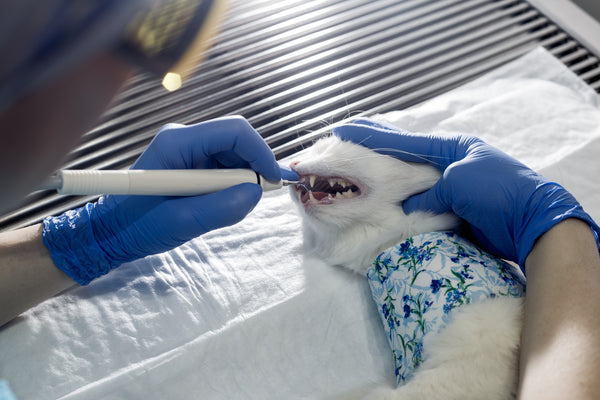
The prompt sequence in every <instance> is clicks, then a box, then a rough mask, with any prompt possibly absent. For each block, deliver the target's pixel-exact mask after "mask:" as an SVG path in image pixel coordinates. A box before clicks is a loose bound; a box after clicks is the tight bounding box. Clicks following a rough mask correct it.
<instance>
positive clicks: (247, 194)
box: [43, 117, 281, 284]
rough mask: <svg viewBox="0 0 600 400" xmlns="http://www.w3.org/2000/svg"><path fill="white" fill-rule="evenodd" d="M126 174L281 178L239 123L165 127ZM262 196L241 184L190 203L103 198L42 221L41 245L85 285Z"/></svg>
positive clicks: (230, 216) (225, 219)
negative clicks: (197, 171) (236, 172)
mask: <svg viewBox="0 0 600 400" xmlns="http://www.w3.org/2000/svg"><path fill="white" fill-rule="evenodd" d="M132 168H134V169H169V168H172V169H186V168H252V169H254V170H255V171H256V172H258V173H259V174H261V175H263V176H264V177H265V178H267V179H269V180H273V181H279V180H280V179H281V169H280V167H279V165H278V164H277V162H276V161H275V157H274V155H273V153H272V152H271V150H270V149H269V147H268V146H267V144H266V143H265V142H264V140H263V139H262V138H261V137H260V135H259V134H258V133H257V132H256V131H255V130H254V129H253V128H252V127H251V126H250V124H249V123H248V122H247V121H246V120H245V119H243V118H241V117H228V118H223V119H217V120H211V121H207V122H203V123H199V124H196V125H191V126H184V125H177V124H169V125H166V126H165V127H163V128H162V129H161V130H160V131H159V132H158V134H157V135H156V137H155V138H154V140H153V141H152V143H151V144H150V145H149V146H148V148H147V149H146V151H144V153H143V154H142V155H141V156H140V157H139V158H138V160H137V161H136V162H135V163H134V164H133V166H132ZM261 195H262V189H261V187H260V186H259V185H256V184H250V183H247V184H242V185H237V186H234V187H231V188H228V189H226V190H223V191H220V192H217V193H211V194H207V195H203V196H195V197H164V196H111V195H109V196H104V197H101V198H100V199H99V200H98V201H97V202H95V203H89V204H87V205H86V206H84V207H82V208H80V209H77V210H71V211H68V212H66V213H64V214H62V215H60V216H58V217H49V218H46V219H45V220H44V230H43V240H44V243H45V245H46V247H47V248H48V249H49V250H50V254H51V256H52V258H53V260H54V262H55V264H56V265H57V266H58V267H59V268H60V269H62V270H63V271H65V272H66V273H67V275H69V276H70V277H71V278H72V279H73V280H75V281H76V282H78V283H80V284H87V283H89V282H90V281H91V280H92V279H94V278H96V277H98V276H101V275H103V274H105V273H107V272H108V271H110V270H111V269H113V268H115V267H117V266H119V265H120V264H122V263H125V262H128V261H132V260H135V259H137V258H142V257H145V256H147V255H150V254H157V253H161V252H164V251H166V250H170V249H172V248H174V247H177V246H179V245H181V244H183V243H185V242H186V241H188V240H190V239H192V238H194V237H197V236H199V235H201V234H203V233H206V232H208V231H211V230H214V229H218V228H221V227H224V226H228V225H232V224H235V223H237V222H239V221H240V220H241V219H243V218H244V217H245V216H246V215H247V214H248V213H249V212H250V211H251V210H252V209H253V208H254V207H255V206H256V204H257V203H258V201H259V200H260V198H261Z"/></svg>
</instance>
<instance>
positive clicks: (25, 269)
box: [0, 225, 75, 326]
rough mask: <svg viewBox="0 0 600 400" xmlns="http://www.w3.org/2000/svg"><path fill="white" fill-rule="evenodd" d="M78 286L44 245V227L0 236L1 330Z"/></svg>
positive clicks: (34, 227)
mask: <svg viewBox="0 0 600 400" xmlns="http://www.w3.org/2000/svg"><path fill="white" fill-rule="evenodd" d="M73 285H75V282H74V281H73V280H71V279H70V278H69V277H68V276H67V275H66V274H65V273H64V272H62V271H61V270H60V269H58V268H57V267H56V266H55V265H54V262H53V261H52V258H51V257H50V253H49V252H48V250H47V249H46V247H45V246H44V243H43V242H42V226H41V225H35V226H30V227H27V228H23V229H19V230H15V231H8V232H3V233H0V304H1V306H0V326H2V325H4V324H5V323H7V322H8V321H10V320H12V319H13V318H14V317H16V316H17V315H19V314H21V313H22V312H23V311H25V310H27V309H29V308H31V307H33V306H35V305H36V304H38V303H40V302H42V301H44V300H46V299H48V298H50V297H52V296H54V295H56V294H58V293H60V292H61V291H63V290H65V289H68V288H69V287H71V286H73Z"/></svg>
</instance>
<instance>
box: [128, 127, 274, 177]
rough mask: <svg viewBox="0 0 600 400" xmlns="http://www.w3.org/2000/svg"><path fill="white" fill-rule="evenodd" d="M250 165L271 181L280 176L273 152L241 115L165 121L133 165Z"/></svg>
mask: <svg viewBox="0 0 600 400" xmlns="http://www.w3.org/2000/svg"><path fill="white" fill-rule="evenodd" d="M223 166H224V167H230V168H248V167H249V168H252V169H254V170H255V171H256V172H258V173H259V174H261V175H262V176H264V177H265V178H267V179H269V180H272V181H279V180H280V179H281V170H280V168H279V166H278V164H277V162H276V161H275V156H274V155H273V152H272V151H271V149H270V148H269V146H268V145H267V144H266V142H265V141H264V140H263V138H262V137H261V136H260V135H259V134H258V132H256V130H255V129H254V128H252V126H251V125H250V124H249V123H248V121H246V120H245V119H244V118H243V117H240V116H234V117H225V118H218V119H214V120H210V121H206V122H201V123H198V124H195V125H189V126H186V125H179V124H168V125H165V126H164V127H163V128H161V130H160V131H159V132H158V134H157V135H156V136H155V138H154V139H153V141H152V143H150V145H149V146H148V149H147V150H146V151H145V152H144V154H142V155H141V156H140V158H139V159H138V160H137V161H136V162H135V163H134V165H133V167H132V168H134V169H162V168H170V169H190V168H217V167H223Z"/></svg>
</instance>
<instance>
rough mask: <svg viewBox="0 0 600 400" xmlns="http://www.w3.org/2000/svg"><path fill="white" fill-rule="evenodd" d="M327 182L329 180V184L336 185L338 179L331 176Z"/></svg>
mask: <svg viewBox="0 0 600 400" xmlns="http://www.w3.org/2000/svg"><path fill="white" fill-rule="evenodd" d="M327 182H329V186H331V187H334V186H335V184H336V182H337V181H336V180H335V179H333V178H329V179H327Z"/></svg>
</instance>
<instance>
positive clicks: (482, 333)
mask: <svg viewBox="0 0 600 400" xmlns="http://www.w3.org/2000/svg"><path fill="white" fill-rule="evenodd" d="M292 166H293V169H294V170H295V171H296V172H298V173H299V174H300V175H301V176H308V175H311V174H314V175H319V176H328V177H336V178H341V179H347V180H348V181H352V182H354V183H356V185H357V186H358V187H359V188H360V189H361V195H360V196H357V197H355V198H350V199H342V200H340V201H335V200H334V201H331V202H330V204H317V203H315V202H313V203H310V204H302V203H301V201H300V195H299V193H298V192H297V191H296V190H294V189H292V191H291V192H292V193H291V194H292V198H294V200H295V201H296V203H297V204H298V206H299V207H300V209H301V210H302V211H303V213H304V218H303V228H304V240H305V246H306V247H307V250H309V251H311V252H313V253H314V254H315V255H316V256H318V257H320V258H322V259H323V260H325V261H326V262H328V263H329V264H332V265H342V266H344V267H346V268H350V269H352V270H353V271H356V272H358V273H360V274H365V273H366V270H367V268H368V267H369V266H370V265H371V263H372V261H373V260H374V259H375V257H376V256H377V255H378V254H379V253H380V252H381V251H382V250H384V249H386V248H389V247H391V246H393V245H395V244H397V243H398V242H400V241H402V240H404V239H406V238H408V237H410V236H414V235H416V234H420V233H426V232H432V231H440V230H447V229H451V228H454V227H455V226H456V224H457V222H458V220H457V218H456V217H455V216H453V215H448V214H446V215H432V214H428V213H424V212H417V213H411V214H409V215H407V214H405V213H404V212H403V210H402V207H401V202H402V201H403V200H404V199H406V198H407V197H409V196H410V195H412V194H415V193H419V192H422V191H423V190H425V189H428V188H430V187H431V186H433V184H434V183H435V182H436V181H437V180H438V179H439V177H440V173H439V171H438V170H436V169H435V168H433V167H431V166H429V165H426V164H412V163H406V162H403V161H400V160H398V159H395V158H393V157H389V156H384V155H380V154H377V153H375V152H374V151H371V150H369V149H367V148H365V147H363V146H360V145H356V144H353V143H349V142H343V141H341V140H340V139H339V138H337V137H335V136H330V137H328V138H325V139H321V140H320V141H318V142H317V143H315V144H314V145H313V146H312V147H311V148H309V149H308V150H307V151H306V152H305V154H303V155H302V156H300V157H299V159H298V160H296V161H295V162H293V163H292ZM522 306H523V305H522V299H515V298H496V299H490V300H486V301H484V302H481V303H477V304H469V305H466V306H463V307H461V308H459V309H457V310H454V311H453V317H452V320H451V322H450V323H449V324H448V325H447V326H446V327H445V328H444V329H443V330H442V331H441V332H439V333H438V334H434V335H428V336H426V339H425V342H424V346H423V347H424V362H423V363H422V364H421V365H420V366H419V367H418V369H417V371H416V373H415V375H414V376H413V377H412V378H411V379H410V380H409V381H408V382H407V383H406V384H405V385H403V386H400V387H399V388H391V387H381V388H377V389H376V390H375V391H374V392H373V393H371V395H370V396H369V397H368V398H369V399H372V400H374V399H394V400H408V399H411V400H416V399H457V400H458V399H461V400H465V399H473V400H482V399H486V400H496V399H497V400H507V399H512V398H514V396H515V391H516V385H517V376H518V374H517V371H518V368H517V360H518V346H519V342H520V332H521V324H522Z"/></svg>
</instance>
